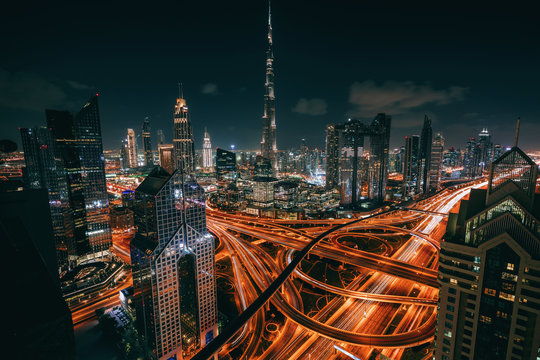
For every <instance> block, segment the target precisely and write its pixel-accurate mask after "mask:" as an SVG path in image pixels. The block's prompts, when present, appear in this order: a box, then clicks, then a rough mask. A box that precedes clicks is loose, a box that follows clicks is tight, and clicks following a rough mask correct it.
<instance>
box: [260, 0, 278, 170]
mask: <svg viewBox="0 0 540 360" xmlns="http://www.w3.org/2000/svg"><path fill="white" fill-rule="evenodd" d="M262 120H263V131H262V140H261V154H262V156H263V157H265V158H267V159H270V160H271V161H272V165H273V168H274V170H275V171H277V169H278V159H277V143H276V99H275V96H274V52H273V50H272V16H271V11H270V2H268V49H267V50H266V82H265V84H264V113H263V117H262Z"/></svg>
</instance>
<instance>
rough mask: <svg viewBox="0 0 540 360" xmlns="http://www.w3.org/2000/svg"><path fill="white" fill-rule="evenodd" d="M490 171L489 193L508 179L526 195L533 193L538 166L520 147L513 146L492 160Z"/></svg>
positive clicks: (529, 195)
mask: <svg viewBox="0 0 540 360" xmlns="http://www.w3.org/2000/svg"><path fill="white" fill-rule="evenodd" d="M491 171H492V174H491V178H490V182H489V193H490V194H491V193H493V192H495V191H497V190H498V189H500V188H501V187H502V186H504V185H505V184H506V183H508V182H510V181H511V182H513V183H514V184H516V185H517V186H518V187H519V188H520V189H521V190H523V192H525V194H527V196H528V197H531V196H532V195H533V194H534V191H535V189H536V177H537V175H538V167H537V165H536V164H535V163H534V162H533V161H532V160H531V159H529V157H528V156H527V155H525V154H524V153H523V152H522V151H521V150H520V149H518V148H513V149H512V150H510V151H508V152H507V153H505V154H504V155H503V156H501V157H500V158H499V159H497V160H496V161H494V162H493V167H492V170H491Z"/></svg>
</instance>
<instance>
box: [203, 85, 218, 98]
mask: <svg viewBox="0 0 540 360" xmlns="http://www.w3.org/2000/svg"><path fill="white" fill-rule="evenodd" d="M201 93H202V94H206V95H216V94H217V93H218V88H217V84H215V83H207V84H204V85H203V86H201Z"/></svg>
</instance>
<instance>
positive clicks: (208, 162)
mask: <svg viewBox="0 0 540 360" xmlns="http://www.w3.org/2000/svg"><path fill="white" fill-rule="evenodd" d="M212 165H213V161H212V143H211V142H210V134H209V133H208V131H207V130H206V128H204V140H203V168H204V169H205V170H207V171H212V167H213V166H212Z"/></svg>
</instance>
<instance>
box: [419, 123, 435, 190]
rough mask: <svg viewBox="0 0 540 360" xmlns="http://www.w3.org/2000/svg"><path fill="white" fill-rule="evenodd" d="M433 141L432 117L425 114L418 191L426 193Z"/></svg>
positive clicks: (420, 149)
mask: <svg viewBox="0 0 540 360" xmlns="http://www.w3.org/2000/svg"><path fill="white" fill-rule="evenodd" d="M432 141H433V130H432V128H431V119H430V118H429V117H428V116H427V115H425V116H424V125H423V126H422V133H421V135H420V148H419V149H418V151H419V153H418V170H419V171H418V175H419V179H418V183H417V186H418V192H419V193H422V194H426V193H427V192H428V189H429V174H430V168H431V159H430V157H431V143H432Z"/></svg>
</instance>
